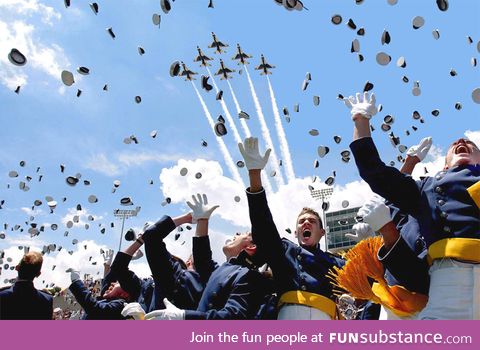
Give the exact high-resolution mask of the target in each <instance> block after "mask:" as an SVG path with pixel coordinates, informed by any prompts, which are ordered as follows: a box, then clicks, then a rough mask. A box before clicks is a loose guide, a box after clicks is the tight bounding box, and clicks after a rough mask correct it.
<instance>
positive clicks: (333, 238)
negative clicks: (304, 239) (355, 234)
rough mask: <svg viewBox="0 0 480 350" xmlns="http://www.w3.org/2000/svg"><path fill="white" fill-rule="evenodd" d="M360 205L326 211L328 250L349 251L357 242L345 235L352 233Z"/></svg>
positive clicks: (333, 251)
mask: <svg viewBox="0 0 480 350" xmlns="http://www.w3.org/2000/svg"><path fill="white" fill-rule="evenodd" d="M358 209H360V207H355V208H349V209H343V210H338V211H334V212H330V213H326V214H325V217H326V220H325V221H326V223H327V224H326V226H327V235H326V236H327V250H328V251H329V252H332V253H335V252H339V251H347V250H349V249H350V248H352V247H353V246H354V245H355V244H356V242H355V241H353V240H351V239H349V238H348V237H345V234H346V233H352V226H353V225H354V224H355V223H356V221H355V217H356V216H357V212H358Z"/></svg>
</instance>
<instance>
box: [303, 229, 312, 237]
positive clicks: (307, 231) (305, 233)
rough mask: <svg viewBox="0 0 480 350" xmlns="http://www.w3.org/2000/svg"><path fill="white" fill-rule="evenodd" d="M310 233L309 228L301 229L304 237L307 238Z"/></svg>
mask: <svg viewBox="0 0 480 350" xmlns="http://www.w3.org/2000/svg"><path fill="white" fill-rule="evenodd" d="M311 235H312V232H311V231H310V230H305V231H303V237H304V238H309V237H310V236H311Z"/></svg>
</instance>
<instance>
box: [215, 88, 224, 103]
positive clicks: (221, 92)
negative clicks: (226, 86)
mask: <svg viewBox="0 0 480 350" xmlns="http://www.w3.org/2000/svg"><path fill="white" fill-rule="evenodd" d="M222 97H223V91H222V90H220V91H218V92H217V95H216V96H215V99H216V100H217V101H220V100H221V99H222Z"/></svg>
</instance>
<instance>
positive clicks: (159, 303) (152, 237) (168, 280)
mask: <svg viewBox="0 0 480 350" xmlns="http://www.w3.org/2000/svg"><path fill="white" fill-rule="evenodd" d="M188 223H190V224H191V223H192V214H191V213H187V214H184V215H181V216H178V217H175V218H171V217H170V216H163V217H162V218H161V219H160V220H158V221H157V222H156V223H155V224H153V225H151V226H149V227H148V228H147V229H146V230H145V232H144V234H143V235H142V236H141V237H139V239H140V240H142V241H145V253H146V255H147V261H148V265H149V266H150V270H151V272H152V275H153V279H154V281H155V289H154V295H155V296H154V302H153V305H152V306H151V307H150V308H145V309H144V310H146V311H147V312H149V311H153V310H158V309H163V308H165V305H163V299H164V298H167V299H169V300H171V301H172V302H173V303H174V304H175V305H177V306H178V307H180V308H182V309H196V308H197V306H198V302H199V300H200V298H201V296H202V292H203V288H204V284H203V283H202V282H201V281H200V275H199V274H198V273H197V272H196V271H195V270H194V269H193V268H192V269H188V268H187V266H186V264H185V263H184V262H183V261H181V260H180V259H179V258H177V257H175V256H173V255H171V254H170V253H169V252H168V250H167V247H166V246H165V242H163V239H164V238H165V237H167V235H168V234H169V233H170V232H172V231H173V230H174V229H175V228H176V227H178V226H180V225H183V224H188Z"/></svg>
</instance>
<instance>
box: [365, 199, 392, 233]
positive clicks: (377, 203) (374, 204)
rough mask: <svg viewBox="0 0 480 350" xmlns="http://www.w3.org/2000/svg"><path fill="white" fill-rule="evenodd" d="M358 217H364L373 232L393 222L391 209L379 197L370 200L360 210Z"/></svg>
mask: <svg viewBox="0 0 480 350" xmlns="http://www.w3.org/2000/svg"><path fill="white" fill-rule="evenodd" d="M357 216H361V217H363V221H364V222H366V223H367V224H369V225H370V227H371V228H372V230H373V231H378V230H380V229H381V228H382V227H383V226H385V225H386V224H387V223H389V222H390V221H392V218H391V216H390V209H389V208H388V207H387V206H386V205H385V200H384V199H383V198H382V197H380V196H378V195H374V196H373V197H372V198H370V200H368V201H367V203H365V204H364V205H363V206H362V207H361V208H360V209H359V210H358V213H357Z"/></svg>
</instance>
